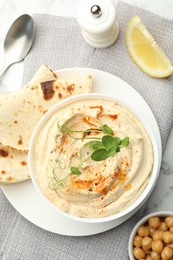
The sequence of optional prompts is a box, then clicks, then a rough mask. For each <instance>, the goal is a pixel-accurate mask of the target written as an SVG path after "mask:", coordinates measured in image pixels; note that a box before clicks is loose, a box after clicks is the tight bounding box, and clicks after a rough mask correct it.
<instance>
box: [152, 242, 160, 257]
mask: <svg viewBox="0 0 173 260" xmlns="http://www.w3.org/2000/svg"><path fill="white" fill-rule="evenodd" d="M162 249H163V243H162V241H160V240H155V241H153V242H152V250H153V251H154V252H156V253H158V254H160V253H161V251H162Z"/></svg>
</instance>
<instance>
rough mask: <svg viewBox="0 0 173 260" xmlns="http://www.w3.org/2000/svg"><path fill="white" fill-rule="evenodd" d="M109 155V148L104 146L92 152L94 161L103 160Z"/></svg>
mask: <svg viewBox="0 0 173 260" xmlns="http://www.w3.org/2000/svg"><path fill="white" fill-rule="evenodd" d="M108 157H109V156H108V154H107V150H106V149H104V148H102V149H98V150H96V151H94V152H93V153H92V154H91V159H92V160H94V161H103V160H106V159H107V158H108Z"/></svg>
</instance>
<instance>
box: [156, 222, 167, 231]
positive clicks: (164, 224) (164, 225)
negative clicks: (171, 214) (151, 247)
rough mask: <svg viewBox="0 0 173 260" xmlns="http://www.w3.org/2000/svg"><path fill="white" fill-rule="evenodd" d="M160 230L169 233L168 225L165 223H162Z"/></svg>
mask: <svg viewBox="0 0 173 260" xmlns="http://www.w3.org/2000/svg"><path fill="white" fill-rule="evenodd" d="M158 230H161V231H168V226H167V225H166V223H165V222H161V223H160V226H159V228H158Z"/></svg>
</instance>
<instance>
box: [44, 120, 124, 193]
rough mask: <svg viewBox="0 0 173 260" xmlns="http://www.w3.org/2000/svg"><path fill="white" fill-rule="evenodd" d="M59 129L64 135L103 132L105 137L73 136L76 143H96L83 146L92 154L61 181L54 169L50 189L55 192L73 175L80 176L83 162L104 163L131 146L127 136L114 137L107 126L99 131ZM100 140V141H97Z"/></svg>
mask: <svg viewBox="0 0 173 260" xmlns="http://www.w3.org/2000/svg"><path fill="white" fill-rule="evenodd" d="M58 128H59V129H60V131H61V132H62V133H68V134H69V135H70V136H71V133H90V132H95V133H96V132H102V133H103V134H105V135H103V136H102V138H100V137H94V136H93V137H87V135H86V136H83V137H78V138H76V137H73V136H71V137H72V138H73V139H74V140H75V141H79V140H81V141H83V140H85V139H94V141H90V142H87V143H85V144H84V145H83V147H82V149H85V147H86V146H88V147H89V149H90V151H91V152H90V154H89V156H87V158H84V159H83V158H81V161H80V163H79V165H78V166H71V167H70V169H69V171H70V172H69V173H68V174H67V175H66V176H65V177H64V178H63V179H59V178H58V177H57V176H56V174H55V171H54V169H53V177H52V178H51V183H50V185H49V187H50V188H51V189H54V190H58V189H59V188H60V187H61V186H62V185H63V184H64V182H65V181H66V179H67V178H68V177H69V176H70V175H71V174H74V175H80V174H81V171H80V167H81V165H82V164H83V162H85V161H87V160H89V159H92V160H93V161H103V160H106V159H108V158H109V157H113V156H114V155H115V154H116V153H118V152H120V150H121V148H123V147H126V146H128V145H129V137H128V136H126V137H124V138H123V139H120V138H119V137H116V136H113V134H114V132H113V130H112V129H111V128H110V127H109V126H108V125H106V124H104V125H102V126H100V127H99V128H97V129H86V130H74V129H71V128H69V127H67V126H66V125H65V124H63V125H60V124H58ZM98 139H99V141H97V140H98Z"/></svg>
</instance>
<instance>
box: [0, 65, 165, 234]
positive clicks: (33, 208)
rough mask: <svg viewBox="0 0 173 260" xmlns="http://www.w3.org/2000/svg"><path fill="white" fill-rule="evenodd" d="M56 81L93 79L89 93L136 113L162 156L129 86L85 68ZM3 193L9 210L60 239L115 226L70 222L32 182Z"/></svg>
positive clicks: (150, 119) (144, 109) (150, 118)
mask: <svg viewBox="0 0 173 260" xmlns="http://www.w3.org/2000/svg"><path fill="white" fill-rule="evenodd" d="M56 73H57V74H58V76H59V78H77V77H78V76H79V75H81V74H86V73H90V74H92V75H93V78H94V80H93V89H92V92H95V93H106V94H108V95H111V96H112V97H114V98H116V99H117V100H119V101H124V100H125V102H126V103H127V106H129V107H130V108H131V109H132V110H137V111H138V113H139V114H141V116H142V117H143V118H144V120H145V121H146V122H147V123H148V124H150V127H151V128H152V130H153V133H154V135H155V139H156V142H157V145H158V150H159V157H160V158H159V159H161V156H162V149H161V138H160V132H159V128H158V125H157V122H156V120H155V117H154V115H153V113H152V111H151V110H150V108H149V106H148V105H147V103H146V102H145V101H144V99H143V98H142V97H141V96H140V95H139V94H138V92H136V91H135V90H134V89H133V88H132V87H131V86H130V85H128V84H127V83H126V82H124V81H123V80H121V79H119V78H117V77H115V76H113V75H111V74H109V73H106V72H103V71H99V70H94V69H85V68H72V69H63V70H58V71H56ZM2 189H3V192H4V194H5V196H6V197H7V199H8V200H9V201H10V203H11V204H12V205H13V207H14V208H15V209H16V210H17V211H18V212H19V213H20V214H21V215H22V216H23V217H25V218H26V219H27V220H29V221H30V222H32V223H33V224H35V225H37V226H39V227H41V228H43V229H45V230H48V231H51V232H54V233H57V234H62V235H69V236H86V235H93V234H98V233H101V232H104V231H107V230H109V229H112V228H114V227H115V226H117V224H115V221H110V222H106V223H98V224H93V223H82V222H81V223H80V222H76V221H74V220H70V219H68V218H66V217H64V216H62V215H60V214H58V213H57V212H55V211H54V210H53V209H52V208H51V207H49V206H47V204H46V203H44V201H42V199H41V197H40V196H39V195H38V193H37V192H36V191H35V189H34V187H33V185H32V182H31V181H30V180H29V181H26V182H22V183H18V184H12V185H9V186H3V187H2Z"/></svg>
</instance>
